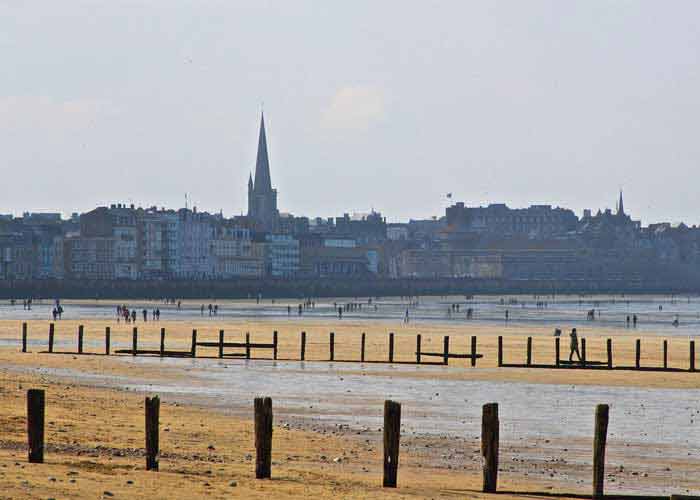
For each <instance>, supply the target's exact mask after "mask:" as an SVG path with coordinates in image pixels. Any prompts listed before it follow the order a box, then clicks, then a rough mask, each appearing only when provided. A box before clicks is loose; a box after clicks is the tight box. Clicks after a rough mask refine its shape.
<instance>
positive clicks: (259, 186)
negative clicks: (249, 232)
mask: <svg viewBox="0 0 700 500" xmlns="http://www.w3.org/2000/svg"><path fill="white" fill-rule="evenodd" d="M248 217H250V219H251V221H252V222H253V223H254V225H255V229H256V230H257V231H265V232H273V231H274V230H275V228H276V227H277V220H278V218H279V212H278V211H277V190H276V189H272V181H271V179H270V161H269V159H268V157H267V137H266V136H265V115H263V114H262V113H261V114H260V135H259V136H258V156H257V158H256V160H255V177H254V178H253V177H252V176H251V177H249V178H248Z"/></svg>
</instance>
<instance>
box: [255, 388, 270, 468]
mask: <svg viewBox="0 0 700 500" xmlns="http://www.w3.org/2000/svg"><path fill="white" fill-rule="evenodd" d="M271 466H272V399H270V398H255V478H256V479H269V478H270V475H271V474H270V472H271V471H270V469H271Z"/></svg>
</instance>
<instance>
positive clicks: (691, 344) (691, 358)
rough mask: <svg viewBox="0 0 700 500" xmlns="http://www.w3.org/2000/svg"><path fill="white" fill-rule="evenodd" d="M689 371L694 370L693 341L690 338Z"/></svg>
mask: <svg viewBox="0 0 700 500" xmlns="http://www.w3.org/2000/svg"><path fill="white" fill-rule="evenodd" d="M689 371H691V372H694V371H695V341H694V340H691V341H690V370H689Z"/></svg>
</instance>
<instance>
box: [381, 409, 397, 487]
mask: <svg viewBox="0 0 700 500" xmlns="http://www.w3.org/2000/svg"><path fill="white" fill-rule="evenodd" d="M400 439H401V404H400V403H397V402H395V401H389V400H387V401H384V477H383V482H382V485H383V486H384V487H385V488H396V479H397V475H398V471H399V441H400Z"/></svg>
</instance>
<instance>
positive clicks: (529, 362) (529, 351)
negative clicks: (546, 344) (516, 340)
mask: <svg viewBox="0 0 700 500" xmlns="http://www.w3.org/2000/svg"><path fill="white" fill-rule="evenodd" d="M530 365H532V337H528V338H527V366H530Z"/></svg>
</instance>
